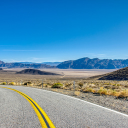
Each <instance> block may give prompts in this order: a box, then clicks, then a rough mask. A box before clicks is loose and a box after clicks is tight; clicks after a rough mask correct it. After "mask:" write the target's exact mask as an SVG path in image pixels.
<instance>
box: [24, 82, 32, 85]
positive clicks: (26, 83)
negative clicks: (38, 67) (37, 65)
mask: <svg viewBox="0 0 128 128" xmlns="http://www.w3.org/2000/svg"><path fill="white" fill-rule="evenodd" d="M31 84H32V82H25V83H24V84H23V85H31Z"/></svg>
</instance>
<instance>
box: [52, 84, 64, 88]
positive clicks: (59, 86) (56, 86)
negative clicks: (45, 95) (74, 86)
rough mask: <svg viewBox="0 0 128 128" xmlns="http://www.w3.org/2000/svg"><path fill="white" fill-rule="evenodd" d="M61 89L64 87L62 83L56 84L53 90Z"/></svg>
mask: <svg viewBox="0 0 128 128" xmlns="http://www.w3.org/2000/svg"><path fill="white" fill-rule="evenodd" d="M61 87H63V84H61V83H55V84H53V85H52V88H61Z"/></svg>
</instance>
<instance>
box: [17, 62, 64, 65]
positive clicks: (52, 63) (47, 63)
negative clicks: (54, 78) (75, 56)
mask: <svg viewBox="0 0 128 128" xmlns="http://www.w3.org/2000/svg"><path fill="white" fill-rule="evenodd" d="M16 63H21V64H46V65H50V66H57V65H59V64H60V63H61V62H43V63H34V62H16Z"/></svg>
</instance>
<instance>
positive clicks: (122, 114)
mask: <svg viewBox="0 0 128 128" xmlns="http://www.w3.org/2000/svg"><path fill="white" fill-rule="evenodd" d="M20 87H21V86H20ZM28 88H31V87H28ZM33 89H39V90H42V91H46V92H51V93H55V94H58V95H62V96H65V97H68V98H72V99H75V100H79V101H82V102H85V103H87V104H91V105H93V106H97V107H99V108H103V109H106V110H108V111H111V112H115V113H117V114H120V115H123V116H126V117H128V115H127V114H124V113H121V112H118V111H116V110H113V109H110V108H106V107H103V106H100V105H97V104H94V103H91V102H88V101H85V100H81V99H78V98H75V97H72V96H68V95H65V94H61V93H57V92H53V91H50V90H44V89H40V88H33Z"/></svg>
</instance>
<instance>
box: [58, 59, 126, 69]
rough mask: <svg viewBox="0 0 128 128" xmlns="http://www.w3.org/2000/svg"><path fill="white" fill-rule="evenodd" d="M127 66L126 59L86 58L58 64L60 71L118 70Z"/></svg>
mask: <svg viewBox="0 0 128 128" xmlns="http://www.w3.org/2000/svg"><path fill="white" fill-rule="evenodd" d="M127 66H128V59H126V60H123V59H114V60H112V59H98V58H93V59H90V58H88V57H85V58H81V59H77V60H69V61H64V62H62V63H60V64H59V65H58V66H57V68H60V69H120V68H124V67H127Z"/></svg>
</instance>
